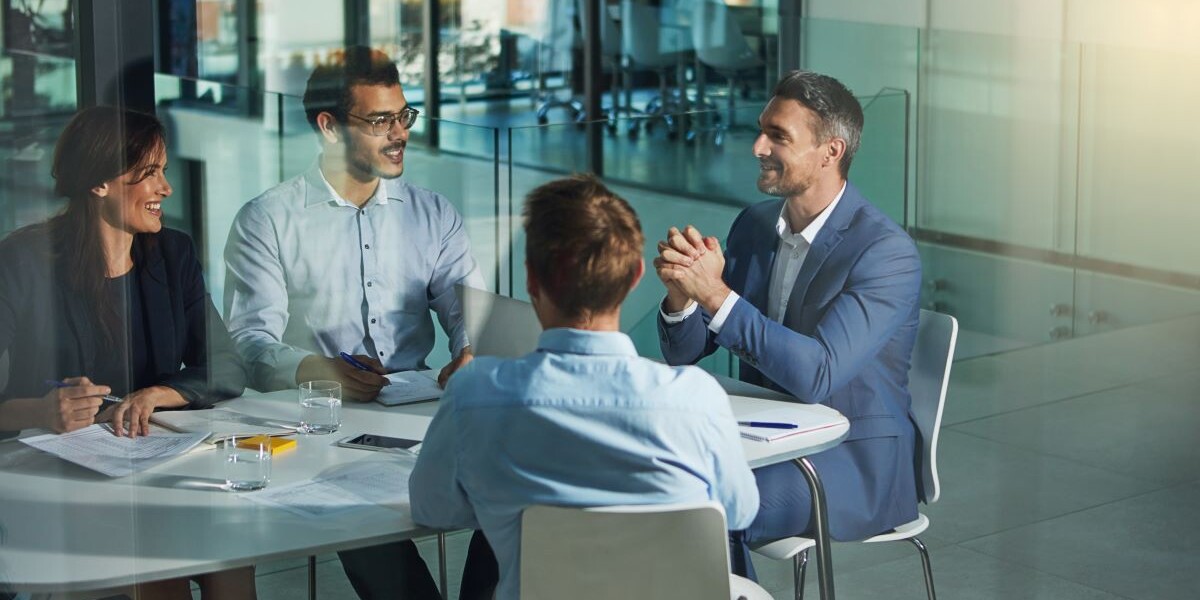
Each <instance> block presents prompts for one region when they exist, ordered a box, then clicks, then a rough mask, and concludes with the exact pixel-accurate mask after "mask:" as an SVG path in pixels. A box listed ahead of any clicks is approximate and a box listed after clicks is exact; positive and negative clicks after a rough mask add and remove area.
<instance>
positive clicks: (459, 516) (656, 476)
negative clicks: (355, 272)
mask: <svg viewBox="0 0 1200 600" xmlns="http://www.w3.org/2000/svg"><path fill="white" fill-rule="evenodd" d="M409 490H410V495H411V498H412V511H413V519H414V520H415V521H416V522H417V523H420V524H422V525H427V526H431V527H439V528H447V529H449V528H466V527H470V528H482V529H483V531H484V533H485V534H486V535H487V538H488V541H489V542H491V545H492V549H493V550H494V551H495V553H496V558H497V560H498V561H499V563H500V587H499V590H498V592H499V598H501V599H516V598H517V597H518V595H519V594H518V592H519V590H520V584H519V581H518V578H519V575H520V549H521V511H523V510H524V509H525V508H526V507H528V506H530V505H533V504H552V505H562V506H601V505H614V504H658V503H675V502H701V501H706V500H715V501H717V502H720V503H721V504H722V505H723V506H724V507H725V513H726V515H727V519H728V521H729V527H730V528H731V529H744V528H745V527H747V526H749V525H750V522H751V521H752V520H753V519H754V515H755V513H756V512H757V511H758V487H757V486H756V484H755V480H754V475H753V474H752V473H751V472H750V467H749V466H748V464H747V462H746V457H745V455H744V453H743V451H742V444H741V438H740V435H739V433H738V428H737V422H736V421H735V420H734V417H733V412H732V411H731V409H730V407H729V398H728V396H727V395H726V394H725V391H724V390H722V389H721V386H720V385H718V384H717V382H716V380H715V379H713V378H712V377H711V376H709V375H708V374H707V373H705V372H704V371H701V370H700V369H699V368H697V367H668V366H666V365H662V364H658V363H655V362H652V361H650V360H647V359H644V358H639V357H638V356H637V352H636V350H635V349H634V346H633V342H632V341H631V340H630V339H629V337H628V336H626V335H625V334H622V333H617V332H603V333H602V332H591V331H581V330H577V329H551V330H547V331H545V332H543V333H542V335H541V337H540V339H539V343H538V350H537V351H536V352H533V353H531V354H528V355H526V356H523V357H521V358H517V359H512V360H501V359H497V358H492V357H480V358H476V359H475V360H474V361H473V362H471V363H470V364H469V365H467V366H466V367H464V368H463V369H461V370H459V371H458V372H457V373H456V374H455V375H454V377H453V378H451V379H450V383H449V385H448V386H447V387H446V391H445V394H444V395H443V396H442V399H441V405H440V406H439V407H438V412H437V415H436V416H434V418H433V422H432V423H430V425H429V430H428V432H427V433H426V434H425V441H424V444H423V445H422V447H421V454H420V457H419V458H418V459H417V465H416V468H415V469H414V470H413V473H412V477H411V478H410V479H409Z"/></svg>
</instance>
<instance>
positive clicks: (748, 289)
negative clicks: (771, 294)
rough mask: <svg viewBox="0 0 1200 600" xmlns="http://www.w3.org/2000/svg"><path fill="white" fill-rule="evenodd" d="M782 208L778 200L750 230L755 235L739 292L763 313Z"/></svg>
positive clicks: (776, 245)
mask: <svg viewBox="0 0 1200 600" xmlns="http://www.w3.org/2000/svg"><path fill="white" fill-rule="evenodd" d="M782 208H783V202H782V201H780V202H779V203H778V204H777V206H776V207H775V209H774V210H773V211H771V212H769V213H767V214H768V215H770V216H769V217H764V221H763V222H760V223H755V224H754V225H753V227H752V229H751V231H753V232H756V235H752V236H751V239H750V242H751V244H752V250H751V252H750V254H749V256H750V264H749V265H747V267H748V268H747V271H746V285H745V290H743V291H741V292H739V293H740V294H741V296H742V297H743V298H745V299H746V301H747V302H749V303H750V304H752V305H753V306H754V307H755V308H757V309H758V310H760V311H762V312H763V313H766V312H767V298H768V290H769V289H770V287H771V273H773V272H774V269H775V255H776V254H777V253H778V252H779V236H778V235H776V233H775V220H776V219H778V217H779V211H780V210H781V209H782ZM759 231H761V232H762V234H761V235H758V234H757V232H759Z"/></svg>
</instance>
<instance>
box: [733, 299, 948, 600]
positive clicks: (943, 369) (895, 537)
mask: <svg viewBox="0 0 1200 600" xmlns="http://www.w3.org/2000/svg"><path fill="white" fill-rule="evenodd" d="M957 340H958V321H957V320H955V318H954V317H952V316H950V315H944V314H941V313H936V312H933V311H930V310H921V320H920V324H919V325H918V326H917V341H916V345H915V346H914V347H913V356H912V364H911V365H910V366H909V369H908V391H909V394H911V395H912V406H911V407H910V408H909V413H910V414H911V415H912V418H913V421H914V422H915V423H916V424H917V434H918V436H919V437H918V441H919V442H920V444H921V447H920V452H921V471H920V473H918V475H919V479H918V481H917V486H918V489H917V493H918V494H920V495H921V498H920V499H921V500H922V501H923V502H925V503H926V504H932V503H934V502H937V500H938V498H939V497H940V496H941V493H942V490H941V483H940V481H939V480H938V471H937V443H938V433H939V430H940V429H941V426H942V409H943V408H944V407H945V405H946V388H947V387H949V385H950V367H951V365H952V363H953V361H954V344H955V342H956V341H957ZM928 527H929V517H926V516H925V515H924V514H920V513H918V514H917V518H916V520H914V521H911V522H909V523H905V524H903V525H901V526H899V527H897V528H895V529H893V530H892V531H889V532H887V533H881V534H879V535H876V536H873V537H870V538H867V539H865V540H862V541H863V543H866V544H873V543H877V542H894V541H899V540H908V541H909V542H910V543H912V545H913V546H916V548H917V551H918V552H920V553H921V566H922V568H923V569H924V571H925V592H926V594H928V596H929V600H935V599H936V598H937V595H936V594H935V593H934V588H933V568H932V567H931V566H930V564H929V552H928V550H926V548H925V544H923V543H922V542H921V540H920V539H918V538H917V536H918V535H920V534H921V532H923V531H925V529H926V528H928ZM813 545H814V542H813V540H811V539H809V538H804V537H790V538H783V539H780V540H775V541H772V542H768V543H766V544H763V545H761V546H758V547H756V548H754V551H755V552H757V553H759V554H762V555H763V556H767V557H769V558H774V559H776V560H787V559H792V560H793V561H794V562H793V565H792V568H793V577H794V581H795V585H796V599H797V600H799V599H800V598H803V597H804V569H805V566H806V564H807V562H808V549H809V548H811V547H813Z"/></svg>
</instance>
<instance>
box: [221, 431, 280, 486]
mask: <svg viewBox="0 0 1200 600" xmlns="http://www.w3.org/2000/svg"><path fill="white" fill-rule="evenodd" d="M247 439H250V438H249V437H245V438H242V437H230V438H227V439H226V440H225V442H224V443H225V447H224V449H223V450H222V456H223V457H224V459H225V466H224V472H225V489H227V490H229V491H231V492H251V491H254V490H261V489H263V488H265V487H267V482H268V481H270V480H271V445H270V443H268V442H253V443H246V441H245V440H247Z"/></svg>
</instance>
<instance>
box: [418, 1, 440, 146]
mask: <svg viewBox="0 0 1200 600" xmlns="http://www.w3.org/2000/svg"><path fill="white" fill-rule="evenodd" d="M423 4H424V6H423V9H424V10H423V11H422V13H421V35H422V37H423V45H424V46H425V81H424V86H425V104H424V106H422V108H423V109H424V112H425V116H426V117H428V118H427V119H425V143H426V145H428V146H429V148H430V149H431V150H437V149H438V147H440V146H441V131H440V129H439V123H438V120H439V119H440V118H441V117H442V83H441V81H440V79H439V78H438V52H439V51H440V48H441V45H442V32H441V28H440V22H441V19H442V8H441V5H440V4H439V2H438V0H425V2H424V3H423Z"/></svg>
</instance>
